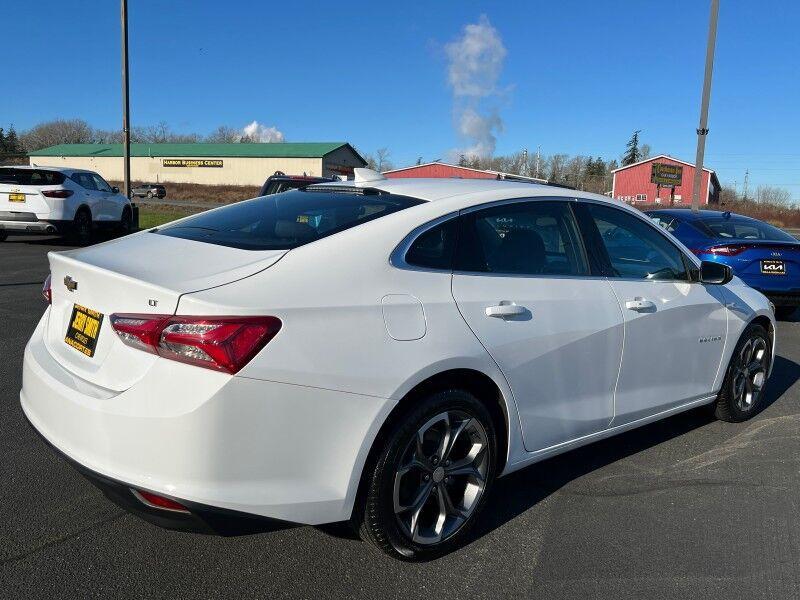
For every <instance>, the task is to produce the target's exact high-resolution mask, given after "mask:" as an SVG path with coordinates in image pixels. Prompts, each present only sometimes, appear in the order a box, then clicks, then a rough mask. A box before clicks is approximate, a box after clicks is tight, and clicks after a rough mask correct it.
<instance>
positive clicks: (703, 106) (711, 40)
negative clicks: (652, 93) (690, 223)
mask: <svg viewBox="0 0 800 600" xmlns="http://www.w3.org/2000/svg"><path fill="white" fill-rule="evenodd" d="M718 16H719V0H711V16H710V18H709V23H708V45H707V46H706V72H705V78H704V79H703V99H702V100H701V102H700V127H698V128H697V157H696V158H695V161H694V186H693V187H692V210H693V211H694V212H697V211H698V210H699V209H700V186H701V185H702V181H703V155H704V154H705V151H706V136H707V135H708V101H709V98H710V96H711V73H712V71H713V70H714V48H715V46H716V43H717V17H718Z"/></svg>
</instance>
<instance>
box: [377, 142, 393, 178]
mask: <svg viewBox="0 0 800 600" xmlns="http://www.w3.org/2000/svg"><path fill="white" fill-rule="evenodd" d="M391 154H392V153H391V152H390V150H389V149H388V148H378V149H377V150H376V151H375V156H376V159H375V166H376V169H375V170H376V171H378V172H379V173H382V172H383V171H391V170H392V169H393V168H394V166H393V165H392V163H391V162H390V161H389V156H391Z"/></svg>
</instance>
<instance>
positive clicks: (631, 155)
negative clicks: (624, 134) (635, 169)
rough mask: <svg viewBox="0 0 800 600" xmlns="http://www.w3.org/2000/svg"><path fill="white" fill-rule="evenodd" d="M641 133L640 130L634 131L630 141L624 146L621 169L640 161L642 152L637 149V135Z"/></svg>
mask: <svg viewBox="0 0 800 600" xmlns="http://www.w3.org/2000/svg"><path fill="white" fill-rule="evenodd" d="M641 132H642V130H641V129H637V130H636V131H634V132H633V135H632V136H631V139H629V140H628V143H627V144H626V145H625V148H626V150H625V154H623V155H622V166H623V167H625V166H628V165H632V164H633V163H637V162H639V161H640V160H642V152H641V150H640V149H639V134H640V133H641Z"/></svg>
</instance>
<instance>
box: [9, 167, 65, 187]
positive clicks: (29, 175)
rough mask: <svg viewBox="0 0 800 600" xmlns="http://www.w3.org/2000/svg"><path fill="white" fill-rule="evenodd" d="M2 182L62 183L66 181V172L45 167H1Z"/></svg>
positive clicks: (27, 183)
mask: <svg viewBox="0 0 800 600" xmlns="http://www.w3.org/2000/svg"><path fill="white" fill-rule="evenodd" d="M0 183H15V184H17V185H60V184H62V183H64V174H63V173H59V172H58V171H47V170H45V169H13V168H8V167H0Z"/></svg>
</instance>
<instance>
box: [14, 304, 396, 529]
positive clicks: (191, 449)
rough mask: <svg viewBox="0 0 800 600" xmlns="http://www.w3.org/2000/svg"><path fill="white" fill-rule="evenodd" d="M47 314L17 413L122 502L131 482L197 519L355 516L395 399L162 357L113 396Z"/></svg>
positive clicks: (315, 520) (316, 520)
mask: <svg viewBox="0 0 800 600" xmlns="http://www.w3.org/2000/svg"><path fill="white" fill-rule="evenodd" d="M46 320H47V313H46V315H45V317H43V319H42V321H41V322H40V323H39V325H38V326H37V328H36V330H35V331H34V334H33V336H32V337H31V340H30V341H29V342H28V345H27V346H26V348H25V356H24V361H23V378H22V390H21V391H20V403H21V405H22V409H23V411H24V413H25V415H26V417H27V418H28V420H29V421H30V422H31V424H32V425H33V427H34V428H35V429H36V430H37V431H38V432H39V433H40V434H41V435H42V436H43V437H44V438H45V439H46V440H47V441H48V443H49V444H51V445H52V446H53V447H55V448H56V449H57V450H58V451H59V452H60V453H61V454H63V455H65V456H66V457H67V458H68V459H70V460H71V461H73V462H74V463H77V464H78V465H79V466H80V467H81V468H82V469H83V470H84V472H87V471H88V472H90V473H91V474H92V477H93V478H94V479H95V480H96V479H98V478H100V479H101V481H104V482H106V483H107V482H111V483H112V485H111V486H110V489H111V495H112V497H115V499H116V500H117V501H119V502H120V503H121V504H127V505H128V506H130V501H131V496H130V494H129V491H130V488H135V489H143V490H147V491H151V492H154V493H157V494H160V495H163V496H167V497H171V498H174V499H176V500H177V501H178V502H180V503H181V504H183V505H185V506H189V507H190V509H192V511H193V514H194V513H197V514H203V515H205V514H210V513H211V512H214V514H216V513H217V512H219V511H223V512H226V513H227V512H231V511H232V512H234V513H236V514H239V515H240V514H242V513H245V514H247V515H254V516H259V517H267V518H270V519H274V520H279V521H285V522H292V523H303V524H311V525H317V524H322V523H331V522H336V521H343V520H347V519H349V518H350V515H351V512H352V507H353V503H354V501H355V495H356V492H357V488H358V482H359V479H360V474H361V470H362V468H363V464H364V462H365V461H366V456H367V453H368V452H369V448H370V446H371V443H372V440H373V439H374V438H375V436H376V435H377V431H378V429H379V428H380V425H381V424H382V423H383V420H384V419H385V417H386V415H387V414H388V412H389V411H390V410H391V408H392V406H393V405H394V402H393V401H391V400H387V399H382V398H376V397H373V396H365V395H360V394H351V393H345V392H338V391H332V390H323V389H318V388H310V387H306V386H302V385H293V384H284V383H276V382H269V381H262V380H256V379H250V378H245V377H232V376H229V375H225V374H222V373H217V372H214V371H209V370H206V369H200V368H198V367H192V366H190V365H182V364H180V363H175V362H173V361H167V360H164V359H158V360H156V361H155V362H154V363H153V364H152V366H151V367H150V368H149V370H148V371H147V373H146V374H145V375H144V377H143V378H142V379H141V380H140V381H139V382H138V383H136V384H134V385H133V386H132V387H130V388H129V389H127V390H125V391H124V392H120V393H116V392H112V391H109V390H104V389H102V388H98V387H97V386H94V385H93V384H91V383H89V382H87V381H84V380H82V379H79V378H77V377H76V376H74V375H72V374H71V373H70V372H69V371H67V370H65V369H64V367H62V366H61V365H60V364H59V363H58V362H57V361H56V360H55V359H54V358H53V357H52V355H51V354H50V353H49V351H48V350H47V348H46V347H45V343H44V340H43V330H44V323H45V322H46ZM107 487H108V486H107ZM126 489H127V490H128V491H126ZM120 490H121V491H120ZM212 507H213V509H212ZM135 508H138V509H139V510H138V511H136V512H137V513H139V512H141V510H142V507H140V506H138V505H135ZM145 512H147V511H145ZM181 518H183V517H181ZM205 520H206V521H207V520H208V519H205Z"/></svg>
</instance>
